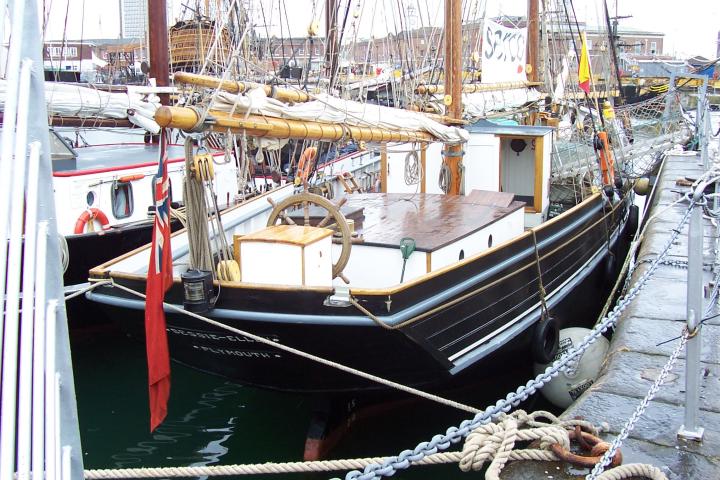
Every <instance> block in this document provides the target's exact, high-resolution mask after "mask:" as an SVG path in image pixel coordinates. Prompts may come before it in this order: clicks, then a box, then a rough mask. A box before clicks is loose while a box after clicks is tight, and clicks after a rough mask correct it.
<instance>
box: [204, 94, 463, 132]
mask: <svg viewBox="0 0 720 480" xmlns="http://www.w3.org/2000/svg"><path fill="white" fill-rule="evenodd" d="M210 108H211V110H220V111H225V112H230V113H231V114H258V115H263V116H268V117H275V118H284V119H290V120H305V121H316V122H323V123H332V124H343V125H354V126H358V127H366V126H374V127H380V128H386V129H388V130H413V131H420V132H428V133H430V134H431V135H433V136H434V137H435V138H437V139H438V140H440V141H443V142H446V143H460V142H464V141H467V139H468V133H467V131H466V130H464V129H462V128H457V127H450V126H446V125H443V124H441V123H439V122H436V121H435V120H432V119H431V118H429V117H428V116H427V115H424V114H422V113H418V112H413V111H410V110H400V109H397V108H390V107H383V106H380V105H371V104H367V103H360V102H355V101H352V100H343V99H339V98H335V97H332V96H330V95H327V94H317V95H315V96H314V100H312V101H309V102H303V103H295V104H293V105H288V104H285V103H283V102H281V101H279V100H276V99H273V98H269V97H268V96H267V95H266V94H265V91H264V90H263V89H262V88H256V89H252V90H250V91H249V92H247V94H245V95H234V94H232V93H228V92H218V94H217V95H216V96H215V98H214V101H213V103H212V105H211V107H210Z"/></svg>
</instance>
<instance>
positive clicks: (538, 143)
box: [531, 137, 543, 213]
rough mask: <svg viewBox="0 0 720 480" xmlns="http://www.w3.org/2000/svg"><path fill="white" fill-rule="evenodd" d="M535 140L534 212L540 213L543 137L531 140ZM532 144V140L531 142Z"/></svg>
mask: <svg viewBox="0 0 720 480" xmlns="http://www.w3.org/2000/svg"><path fill="white" fill-rule="evenodd" d="M533 140H535V195H534V200H533V202H534V203H535V205H534V207H535V212H536V213H540V212H542V198H543V196H542V184H543V181H542V180H543V178H542V177H543V137H536V138H533ZM531 142H532V140H531Z"/></svg>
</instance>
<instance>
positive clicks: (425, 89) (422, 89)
mask: <svg viewBox="0 0 720 480" xmlns="http://www.w3.org/2000/svg"><path fill="white" fill-rule="evenodd" d="M542 84H543V83H542V82H501V83H469V84H465V85H463V86H462V91H463V93H477V92H494V91H497V90H511V89H520V88H528V87H537V86H539V85H542ZM416 91H417V93H418V94H420V95H433V94H435V93H445V87H444V86H443V85H420V86H418V87H417V89H416Z"/></svg>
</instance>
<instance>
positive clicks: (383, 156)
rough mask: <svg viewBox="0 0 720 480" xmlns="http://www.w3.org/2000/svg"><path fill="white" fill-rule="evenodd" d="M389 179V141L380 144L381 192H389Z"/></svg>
mask: <svg viewBox="0 0 720 480" xmlns="http://www.w3.org/2000/svg"><path fill="white" fill-rule="evenodd" d="M387 181H388V158H387V143H383V144H381V145H380V192H381V193H387V187H388V184H387Z"/></svg>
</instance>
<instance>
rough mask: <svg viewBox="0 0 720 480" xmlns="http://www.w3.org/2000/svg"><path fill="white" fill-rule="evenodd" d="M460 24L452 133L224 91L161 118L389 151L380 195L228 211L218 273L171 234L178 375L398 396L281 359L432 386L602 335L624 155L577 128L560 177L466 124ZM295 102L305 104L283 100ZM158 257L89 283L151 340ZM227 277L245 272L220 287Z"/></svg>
mask: <svg viewBox="0 0 720 480" xmlns="http://www.w3.org/2000/svg"><path fill="white" fill-rule="evenodd" d="M535 6H536V7H537V3H535ZM460 10H461V8H460V2H459V1H457V0H448V1H447V2H446V35H445V58H444V62H445V75H444V76H445V81H446V85H445V86H444V92H445V93H447V95H446V96H445V97H444V99H445V104H446V106H447V109H446V111H445V115H444V116H442V117H441V116H436V117H434V118H430V117H428V116H427V115H425V114H423V113H420V112H411V111H407V110H405V111H399V112H398V111H396V110H395V109H391V108H387V107H380V106H377V105H356V104H355V103H353V102H350V101H341V100H337V99H334V98H332V97H330V96H328V95H320V94H317V95H307V94H306V93H305V92H302V91H298V90H294V89H291V88H288V89H283V88H281V87H276V86H272V87H269V86H266V87H262V86H261V87H260V88H246V87H247V85H245V84H243V83H241V82H236V81H234V80H233V81H228V80H227V79H222V80H218V82H217V83H215V84H214V88H213V95H212V98H211V102H210V103H209V104H208V105H205V106H200V105H196V106H194V107H193V108H189V107H163V108H160V109H159V110H158V112H157V114H156V115H155V119H156V121H157V122H158V123H159V124H160V125H162V126H164V127H167V128H179V129H181V130H189V129H193V128H194V129H198V128H199V129H207V130H209V131H228V130H229V131H232V132H236V133H238V134H239V135H243V136H246V137H248V138H259V139H262V138H266V137H268V138H280V139H300V140H302V141H304V142H314V141H319V140H324V141H329V142H337V141H341V140H347V139H348V138H352V139H353V140H354V141H357V142H368V143H369V144H370V145H371V146H373V145H374V146H375V147H376V149H377V150H378V151H379V152H380V155H379V157H380V161H379V188H377V191H375V192H356V191H353V190H352V189H350V190H347V189H346V191H345V194H344V195H339V194H338V192H337V191H336V197H335V198H334V199H328V198H327V196H323V195H318V194H313V193H311V192H310V191H308V188H307V187H308V185H309V184H310V183H311V182H310V181H307V180H308V179H307V178H305V180H306V181H304V182H301V183H300V184H298V185H295V184H291V183H287V184H285V185H283V186H280V187H279V188H275V189H272V190H270V191H268V192H265V193H263V194H262V195H260V196H258V197H255V198H253V199H251V200H249V201H247V202H245V203H243V204H242V205H239V206H236V207H233V208H230V209H228V210H226V211H225V212H223V214H222V215H221V224H222V228H223V230H222V231H221V232H217V233H215V234H213V233H211V234H210V235H209V240H210V241H218V240H219V242H218V243H220V244H221V245H223V244H225V245H227V247H222V248H219V249H218V250H217V251H216V252H215V256H214V259H213V262H212V264H211V265H210V266H208V265H203V266H201V265H198V264H197V262H196V261H195V260H193V258H192V252H193V250H194V249H196V248H197V247H194V246H193V235H192V232H191V229H190V228H188V230H187V231H180V232H176V233H175V234H174V235H173V236H172V242H171V243H172V254H173V274H174V281H173V284H172V286H171V287H170V289H169V290H168V292H167V294H166V296H165V301H166V303H167V304H169V305H170V306H172V308H170V307H166V309H165V313H166V319H167V332H168V339H169V344H170V352H171V355H172V357H173V359H174V360H176V361H178V362H180V363H183V364H186V365H189V366H191V367H194V368H197V369H200V370H203V371H206V372H209V373H213V374H217V375H222V376H224V377H226V378H228V379H231V380H233V381H236V382H240V383H243V384H248V385H254V386H258V387H263V388H270V389H279V390H290V391H300V392H322V393H338V392H359V391H375V390H383V389H385V388H387V387H386V386H385V385H380V384H378V383H375V382H373V381H370V380H368V379H367V378H363V377H359V376H356V375H353V374H352V373H349V372H348V371H341V370H338V369H335V368H332V367H331V366H328V365H326V364H321V363H318V362H315V361H312V360H310V359H308V358H306V357H304V356H297V355H296V354H295V353H292V352H288V351H287V350H279V349H276V348H274V347H273V346H272V345H273V344H282V345H285V346H288V347H292V348H294V349H296V350H299V351H302V352H307V353H310V354H312V355H315V356H318V357H322V358H324V359H328V360H331V361H333V362H337V363H340V364H342V365H345V366H347V367H349V368H351V369H356V370H360V371H363V372H367V373H370V374H372V375H376V376H379V377H382V378H384V379H388V380H391V381H394V382H398V383H401V384H403V385H409V386H414V387H422V388H427V389H440V388H443V387H445V386H447V385H449V384H453V383H456V382H462V381H466V380H467V379H468V378H474V379H477V378H480V377H481V376H482V375H484V374H486V373H487V372H489V371H493V370H494V369H495V368H496V367H495V365H497V364H496V363H495V362H497V361H498V359H500V358H504V359H509V360H512V361H526V362H532V361H534V362H538V363H544V362H548V361H550V360H552V358H553V357H554V355H555V352H556V351H557V346H558V332H559V330H560V329H561V328H563V327H565V326H569V325H577V324H582V323H585V324H587V323H589V322H591V321H592V320H593V319H592V318H589V317H588V315H587V312H588V311H591V310H592V308H593V306H599V305H600V304H601V303H602V302H604V300H605V299H604V297H603V294H604V292H605V291H606V289H607V287H608V281H609V280H610V279H611V278H612V277H613V275H614V274H615V273H616V269H617V266H618V263H619V261H620V259H622V258H623V256H624V254H625V252H626V248H627V243H628V235H629V234H631V233H633V231H634V229H635V228H636V226H637V210H636V207H634V206H633V197H634V193H633V191H632V181H631V178H629V176H628V175H626V174H625V172H626V171H627V170H626V169H625V167H624V166H623V165H622V164H621V160H622V158H621V156H620V154H619V153H618V157H617V161H618V164H617V165H613V163H612V161H611V160H612V155H613V152H612V149H611V147H610V146H609V144H608V141H607V137H603V136H599V137H598V140H595V141H591V142H590V144H589V145H586V142H585V140H584V139H580V140H578V137H577V135H578V132H577V130H578V129H577V128H575V127H572V128H573V129H575V131H574V133H573V135H574V137H573V139H572V141H573V142H574V144H575V147H583V148H584V147H587V149H585V150H583V151H584V152H587V156H586V157H583V158H579V157H578V158H574V159H573V158H567V157H566V158H565V160H566V162H565V163H564V164H563V162H562V161H560V160H559V159H558V155H559V152H560V150H561V147H562V146H563V145H562V144H561V142H560V141H559V140H558V138H557V137H558V133H557V131H556V128H554V127H552V126H542V125H517V124H512V125H503V124H498V123H491V122H477V123H475V124H473V125H467V126H465V127H459V126H457V125H458V124H461V123H462V121H461V119H460V117H461V115H462V104H461V98H463V95H462V92H461V89H462V88H463V87H462V85H461V83H460V82H461V74H460V73H459V72H460V71H461V62H462V58H461V54H462V51H463V49H462V48H461V43H462V34H461V30H460V28H461V27H460ZM486 27H487V28H490V30H488V35H493V36H494V35H495V32H496V31H497V32H498V36H497V38H516V37H515V36H521V37H522V36H524V35H529V36H531V37H532V35H533V33H532V30H533V27H532V23H531V26H530V27H531V28H529V30H530V32H529V33H528V32H526V31H525V30H523V29H512V30H511V31H509V32H506V30H510V29H509V28H508V27H505V26H503V25H500V24H497V23H492V22H490V23H488V24H487V25H486ZM536 34H537V24H536V25H535V35H536ZM523 38H524V37H523ZM531 41H533V40H532V39H531ZM501 43H502V42H498V43H497V44H493V45H494V48H499V49H500V48H503V45H502V44H501ZM511 57H512V58H511ZM485 58H486V59H487V60H486V63H485V65H484V66H483V69H485V70H486V71H485V73H484V75H486V76H488V77H489V65H491V63H492V60H493V59H495V60H498V61H501V62H505V63H507V64H506V65H504V67H505V68H506V69H507V68H508V67H510V69H511V70H515V71H517V70H524V67H525V58H524V55H522V57H518V56H517V55H506V56H497V57H495V56H493V55H492V54H491V55H489V56H486V57H485ZM530 63H531V65H533V64H534V65H535V66H537V65H539V63H537V58H535V60H531V62H530ZM518 65H519V66H521V67H523V68H517V66H518ZM528 70H529V69H528ZM523 73H524V72H523ZM563 81H564V82H565V83H566V84H567V80H563ZM525 86H527V84H525ZM223 90H226V91H223ZM488 90H490V89H489V88H488ZM231 92H232V93H231ZM293 95H299V96H302V97H303V98H302V99H299V98H295V99H294V100H293V101H292V104H288V103H285V102H284V101H283V100H284V99H287V98H288V97H290V96H293ZM305 97H307V98H305ZM596 111H597V109H596ZM361 113H362V114H365V115H367V116H366V117H364V118H363V119H359V116H360V114H361ZM323 115H325V116H323ZM436 119H440V120H444V121H446V123H449V124H450V125H444V124H441V123H439V122H437V121H435V120H436ZM591 120H592V118H591ZM613 128H615V129H616V130H610V128H608V130H609V131H611V133H612V132H613V131H615V133H617V130H620V127H613ZM580 132H581V133H582V130H580ZM638 145H640V142H639V141H636V144H635V146H634V148H639V147H638ZM574 151H576V152H577V151H578V150H577V149H576V150H574ZM616 153H617V152H616ZM570 160H574V161H575V163H573V162H571V161H570ZM597 160H601V162H598V161H597ZM561 167H562V168H561ZM337 173H338V172H337V171H336V172H335V175H336V176H337ZM435 179H439V181H436V180H435ZM150 251H151V248H150V246H145V247H142V248H140V249H137V250H135V251H133V252H129V253H127V254H125V255H123V256H121V257H119V258H117V259H114V260H112V261H110V262H107V263H104V264H102V265H100V266H98V267H96V268H94V269H92V270H91V272H90V277H91V281H94V282H99V285H98V286H97V288H96V289H94V290H93V291H92V292H89V293H88V294H87V296H88V298H90V299H91V300H93V301H95V302H98V303H100V304H102V305H103V306H104V308H106V309H107V311H108V313H109V314H110V315H113V316H115V317H116V318H118V319H119V320H120V321H121V322H122V323H123V324H124V325H126V326H128V327H130V328H132V327H133V326H134V327H135V328H137V329H139V328H140V327H141V325H142V322H141V320H140V319H141V318H142V317H143V313H144V308H145V304H144V301H143V300H142V298H139V297H138V296H137V295H134V294H133V293H132V292H133V291H134V292H144V291H145V290H146V288H147V270H148V262H149V258H150ZM226 262H231V263H233V264H234V265H235V269H236V271H237V273H236V274H234V275H230V276H228V275H225V274H224V273H222V272H223V271H224V270H226V267H227V263H226ZM183 308H184V309H185V310H187V311H190V312H193V315H192V316H189V315H186V314H184V313H182V310H183ZM198 314H200V316H199V315H198ZM203 317H205V318H208V319H211V320H214V323H208V322H206V321H204V320H203ZM223 325H224V326H227V327H229V328H230V329H231V330H230V331H229V330H228V329H227V328H223Z"/></svg>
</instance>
